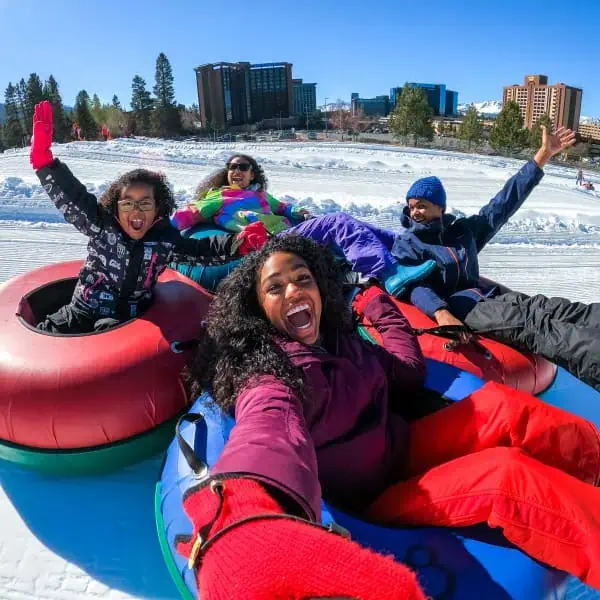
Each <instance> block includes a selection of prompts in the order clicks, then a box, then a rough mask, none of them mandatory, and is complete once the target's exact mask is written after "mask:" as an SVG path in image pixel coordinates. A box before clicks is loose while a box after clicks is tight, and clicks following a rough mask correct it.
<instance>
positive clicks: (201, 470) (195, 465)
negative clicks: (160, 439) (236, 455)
mask: <svg viewBox="0 0 600 600" xmlns="http://www.w3.org/2000/svg"><path fill="white" fill-rule="evenodd" d="M198 421H204V415H203V414H201V413H187V414H185V415H182V416H181V417H179V420H178V421H177V425H176V427H175V436H176V438H177V444H178V445H179V449H180V450H181V454H183V457H184V458H185V460H186V462H187V464H188V465H189V467H190V469H192V471H193V472H194V474H195V475H196V477H198V478H200V479H208V477H209V471H208V465H207V464H206V463H205V462H204V461H203V460H200V459H199V458H198V457H197V456H196V453H195V452H194V449H193V448H192V447H191V446H190V445H189V444H188V443H187V442H186V441H185V440H184V439H183V436H182V435H181V425H182V424H183V423H192V424H196V423H198Z"/></svg>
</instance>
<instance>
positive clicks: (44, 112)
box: [29, 100, 54, 171]
mask: <svg viewBox="0 0 600 600" xmlns="http://www.w3.org/2000/svg"><path fill="white" fill-rule="evenodd" d="M52 120H53V116H52V105H51V104H50V102H49V101H48V100H44V101H43V102H40V103H38V104H36V105H35V109H34V113H33V138H32V139H31V150H30V152H29V161H30V162H31V164H32V165H33V168H34V169H35V170H36V171H38V170H39V169H43V168H44V167H47V166H48V165H50V164H51V163H52V161H53V160H54V157H53V156H52V152H50V146H51V145H52Z"/></svg>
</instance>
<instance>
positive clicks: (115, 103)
mask: <svg viewBox="0 0 600 600" xmlns="http://www.w3.org/2000/svg"><path fill="white" fill-rule="evenodd" d="M112 106H114V107H115V108H118V109H119V110H123V107H122V106H121V102H120V101H119V98H118V97H117V95H116V94H115V95H114V96H113V97H112Z"/></svg>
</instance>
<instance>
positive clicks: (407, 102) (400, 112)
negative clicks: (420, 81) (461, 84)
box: [389, 84, 433, 146]
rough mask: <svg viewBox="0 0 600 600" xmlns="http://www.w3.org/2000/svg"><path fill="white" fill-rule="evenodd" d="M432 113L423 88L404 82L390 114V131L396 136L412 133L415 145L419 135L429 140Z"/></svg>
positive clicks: (431, 133)
mask: <svg viewBox="0 0 600 600" xmlns="http://www.w3.org/2000/svg"><path fill="white" fill-rule="evenodd" d="M432 114H433V111H432V110H431V107H430V106H429V104H428V103H427V96H425V93H424V92H423V90H421V89H420V88H417V87H410V86H409V85H408V84H405V85H404V89H403V90H402V94H401V96H400V98H398V101H397V102H396V108H394V111H393V112H392V114H391V115H390V123H389V127H390V131H391V132H392V133H393V134H394V135H395V136H396V137H406V136H409V135H412V136H413V139H414V144H415V146H416V145H417V138H419V137H423V138H425V139H428V140H431V139H433V126H432V124H431V115H432Z"/></svg>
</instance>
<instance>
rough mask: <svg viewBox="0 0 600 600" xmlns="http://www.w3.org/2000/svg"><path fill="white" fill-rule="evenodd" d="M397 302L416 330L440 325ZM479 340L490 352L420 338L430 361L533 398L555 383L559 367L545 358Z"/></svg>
mask: <svg viewBox="0 0 600 600" xmlns="http://www.w3.org/2000/svg"><path fill="white" fill-rule="evenodd" d="M394 301H395V303H396V304H397V305H398V306H399V307H400V309H401V310H402V312H403V314H404V315H405V316H406V318H407V319H408V322H409V323H410V324H411V325H412V326H413V327H414V328H415V329H430V328H432V327H436V326H437V324H436V323H435V321H433V320H432V319H430V318H429V317H428V316H427V315H424V314H423V313H422V312H421V311H420V310H419V309H418V308H416V307H415V306H413V305H412V304H409V303H407V302H402V301H400V300H396V299H394ZM478 341H479V342H480V344H481V347H483V348H484V349H485V350H486V351H487V352H482V351H481V348H480V347H478V346H475V345H471V344H467V345H460V346H459V347H458V348H456V349H451V348H450V347H449V346H448V344H447V342H448V339H447V338H442V337H439V336H434V335H429V334H424V335H421V336H419V344H420V345H421V350H423V354H424V355H425V356H426V357H427V358H432V359H434V360H439V361H442V362H445V363H448V364H450V365H453V366H455V367H457V368H458V369H461V370H464V371H468V372H469V373H473V374H474V375H477V376H478V377H481V378H482V379H485V380H486V381H497V382H499V383H504V384H505V385H507V386H509V387H512V388H515V389H517V390H521V391H523V392H527V393H529V394H533V395H537V394H539V393H540V392H543V391H544V390H546V389H548V387H550V385H551V384H552V382H553V381H554V377H555V376H556V365H554V364H553V363H551V362H550V361H548V360H546V359H545V358H542V357H541V356H537V355H535V354H532V353H531V352H522V351H520V350H516V349H515V348H511V347H510V346H507V345H505V344H502V343H500V342H496V341H494V340H491V339H488V338H485V337H478Z"/></svg>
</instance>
